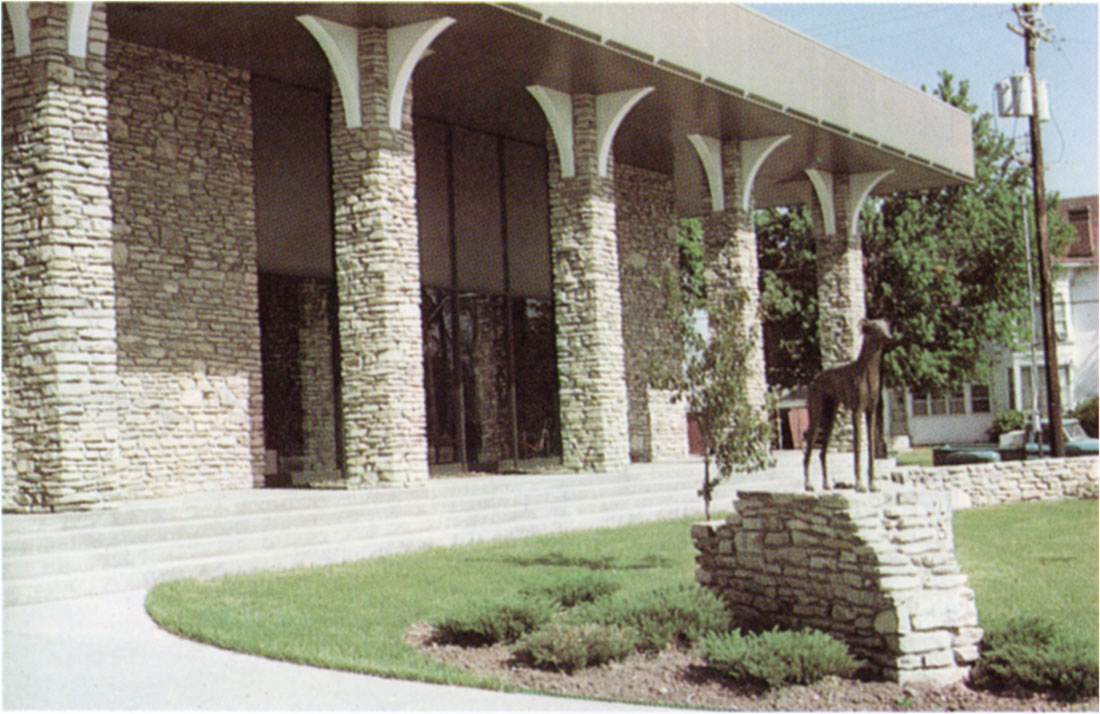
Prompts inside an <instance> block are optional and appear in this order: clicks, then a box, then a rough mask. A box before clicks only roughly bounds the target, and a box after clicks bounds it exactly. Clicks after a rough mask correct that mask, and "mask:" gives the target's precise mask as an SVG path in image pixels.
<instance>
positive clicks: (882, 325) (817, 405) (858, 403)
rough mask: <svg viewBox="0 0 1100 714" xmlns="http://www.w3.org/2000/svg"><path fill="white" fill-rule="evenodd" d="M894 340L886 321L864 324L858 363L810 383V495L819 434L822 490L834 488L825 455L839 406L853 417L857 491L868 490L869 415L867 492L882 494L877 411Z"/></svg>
mask: <svg viewBox="0 0 1100 714" xmlns="http://www.w3.org/2000/svg"><path fill="white" fill-rule="evenodd" d="M892 339H893V337H892V336H891V334H890V325H889V323H887V322H886V320H864V321H863V346H862V347H861V348H860V350H859V357H857V358H856V361H855V362H849V363H847V364H842V365H840V366H839V367H833V368H831V369H827V370H825V371H823V372H822V373H821V374H819V375H817V376H816V377H814V379H813V381H812V382H810V388H809V393H808V394H807V396H806V405H807V406H808V407H809V412H810V426H809V429H807V432H806V455H805V457H804V458H803V459H802V471H803V473H804V474H805V477H806V490H807V491H813V490H814V488H813V486H812V485H811V484H810V456H811V454H812V453H813V449H814V444H815V443H816V441H817V434H818V432H819V431H820V432H821V434H822V438H821V479H822V487H823V488H824V489H825V490H826V491H828V490H829V489H830V488H832V486H831V484H830V483H829V471H828V468H827V467H826V465H825V455H826V453H827V452H828V450H829V437H830V436H831V434H832V431H833V421H834V419H835V418H836V412H837V408H838V407H839V406H844V407H845V408H846V409H847V410H848V411H850V412H851V413H852V426H853V444H852V449H853V452H854V453H853V465H854V467H855V477H856V482H855V486H856V490H857V491H864V490H866V489H864V487H863V484H862V483H860V479H859V444H860V417H861V416H863V415H866V418H867V433H868V435H869V439H868V444H869V446H870V448H869V449H868V451H870V454H869V455H868V460H867V489H870V490H872V491H877V490H878V489H877V488H875V411H876V410H877V409H878V403H879V399H880V398H881V396H882V379H881V375H880V371H881V366H882V353H883V351H884V350H885V349H886V347H887V346H888V345H889V344H890V342H891V341H892Z"/></svg>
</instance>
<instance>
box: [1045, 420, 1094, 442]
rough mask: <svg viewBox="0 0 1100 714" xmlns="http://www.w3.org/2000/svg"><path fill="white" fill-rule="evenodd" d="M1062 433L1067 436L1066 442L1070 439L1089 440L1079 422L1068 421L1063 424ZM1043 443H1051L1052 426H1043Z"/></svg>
mask: <svg viewBox="0 0 1100 714" xmlns="http://www.w3.org/2000/svg"><path fill="white" fill-rule="evenodd" d="M1062 433H1063V434H1065V435H1066V441H1069V440H1070V439H1087V438H1088V436H1089V435H1088V434H1087V433H1086V432H1085V429H1084V427H1082V426H1081V422H1079V421H1076V420H1075V421H1066V422H1063V423H1062ZM1043 443H1044V444H1049V443H1050V425H1049V424H1043Z"/></svg>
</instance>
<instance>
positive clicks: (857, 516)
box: [692, 491, 982, 684]
mask: <svg viewBox="0 0 1100 714" xmlns="http://www.w3.org/2000/svg"><path fill="white" fill-rule="evenodd" d="M734 505H735V512H734V514H733V515H731V516H730V517H729V518H728V519H727V520H726V521H708V522H704V523H697V524H695V525H694V526H693V527H692V537H693V538H694V540H695V546H696V549H697V550H698V551H699V555H698V557H697V562H698V564H699V569H698V570H697V571H696V579H697V580H698V581H699V582H700V583H701V584H702V585H704V586H705V587H708V588H710V589H711V590H713V591H714V592H715V593H717V594H718V595H719V596H720V597H722V599H723V600H724V601H725V602H726V604H727V605H728V607H729V608H730V611H731V613H732V614H733V617H734V620H735V622H740V623H745V624H754V625H763V626H766V627H771V626H774V625H779V626H780V627H784V628H795V627H812V628H815V629H818V630H822V631H824V632H827V633H829V634H831V635H833V636H835V637H837V638H838V639H841V640H843V641H844V642H846V643H847V644H848V646H849V647H850V648H851V650H852V651H853V653H854V654H855V655H856V656H858V657H860V658H861V659H863V660H865V661H867V662H868V663H870V664H871V665H872V666H874V667H875V668H876V669H877V670H878V671H879V672H880V673H881V675H882V676H884V677H885V678H888V679H891V680H894V681H898V682H902V683H906V682H931V683H936V684H947V683H951V682H958V681H962V680H963V679H965V678H966V676H967V674H968V672H969V668H970V666H971V665H972V664H973V663H974V662H975V661H977V659H978V645H979V642H980V641H981V637H982V630H981V629H980V628H979V627H978V611H977V608H976V606H975V601H974V592H973V590H971V589H970V588H969V587H967V585H966V582H967V578H966V575H965V574H963V573H962V572H960V569H959V565H958V563H957V562H956V560H955V554H954V537H953V533H952V528H951V504H950V498H949V496H948V494H947V493H945V492H939V491H896V492H891V493H872V494H859V493H851V492H849V493H832V494H827V495H820V496H818V495H804V494H792V493H766V492H741V493H739V494H738V500H737V501H736V502H735V504H734Z"/></svg>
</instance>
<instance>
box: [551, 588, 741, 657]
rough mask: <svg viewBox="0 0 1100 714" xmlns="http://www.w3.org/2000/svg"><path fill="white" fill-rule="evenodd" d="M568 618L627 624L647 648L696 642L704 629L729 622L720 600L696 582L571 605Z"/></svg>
mask: <svg viewBox="0 0 1100 714" xmlns="http://www.w3.org/2000/svg"><path fill="white" fill-rule="evenodd" d="M570 621H571V622H598V623H602V624H607V625H619V626H621V627H628V628H630V629H632V630H634V631H636V632H637V633H638V648H639V649H642V650H650V651H657V650H661V649H664V648H665V647H667V646H668V645H669V644H670V643H678V644H689V643H692V642H697V641H698V640H699V638H701V637H702V636H703V635H705V634H706V633H708V632H722V631H725V630H727V629H729V623H730V619H729V613H727V612H726V609H725V607H724V606H723V604H722V601H721V600H720V599H718V597H717V596H716V595H714V594H713V593H712V592H710V591H709V590H705V589H703V588H701V587H699V586H698V585H690V586H680V587H673V588H664V589H662V590H653V591H649V592H645V593H640V594H635V595H632V596H630V597H623V598H607V599H604V600H600V601H598V602H596V603H592V604H588V605H584V606H581V607H578V608H576V609H574V610H573V611H572V613H571V614H570Z"/></svg>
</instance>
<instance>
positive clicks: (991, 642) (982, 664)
mask: <svg viewBox="0 0 1100 714" xmlns="http://www.w3.org/2000/svg"><path fill="white" fill-rule="evenodd" d="M1098 666H1100V664H1098V660H1097V652H1096V646H1095V644H1094V642H1093V641H1090V639H1089V638H1088V637H1086V636H1083V635H1082V634H1080V633H1077V632H1070V631H1068V630H1065V629H1062V628H1058V627H1056V626H1055V625H1054V623H1053V622H1050V621H1049V620H1040V619H1037V618H1015V619H1011V620H1009V621H1008V622H1006V623H1005V624H1003V625H1001V626H999V627H994V628H990V630H989V631H988V632H986V635H985V638H984V641H983V643H982V657H981V660H980V661H979V662H978V667H977V669H976V670H975V673H974V682H975V683H976V684H978V685H980V686H986V687H990V688H994V689H1014V688H1022V689H1029V690H1033V691H1049V692H1052V693H1054V694H1056V695H1057V696H1059V697H1062V698H1064V699H1070V700H1073V699H1083V698H1085V697H1089V696H1095V695H1096V694H1097V691H1098V684H1097V668H1098Z"/></svg>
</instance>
